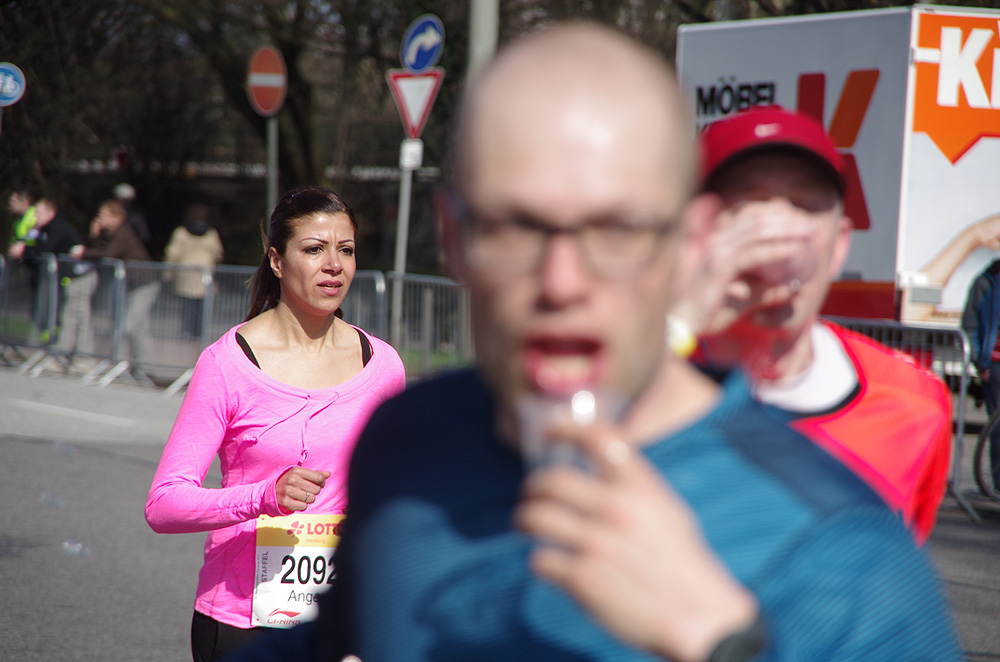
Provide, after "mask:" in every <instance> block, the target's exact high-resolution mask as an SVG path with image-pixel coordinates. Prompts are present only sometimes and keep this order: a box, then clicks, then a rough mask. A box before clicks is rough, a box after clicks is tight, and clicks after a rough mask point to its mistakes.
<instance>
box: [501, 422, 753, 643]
mask: <svg viewBox="0 0 1000 662" xmlns="http://www.w3.org/2000/svg"><path fill="white" fill-rule="evenodd" d="M553 433H554V436H555V437H556V438H558V439H560V440H566V441H569V442H570V443H573V444H575V445H577V446H579V447H580V448H581V449H582V450H584V452H586V453H587V455H588V456H589V457H590V458H591V459H592V461H593V462H594V465H595V466H596V468H597V471H596V475H587V474H585V473H582V472H580V471H578V470H576V469H572V468H570V467H564V466H557V467H553V468H548V469H544V470H540V471H538V472H536V473H534V474H532V475H530V476H529V477H528V479H527V480H526V481H525V486H524V500H523V501H522V503H521V505H520V506H519V507H518V509H517V511H516V513H515V519H516V522H517V524H518V526H519V527H520V528H521V529H523V530H524V531H525V532H527V533H529V534H531V535H533V536H535V537H537V538H538V539H539V540H540V541H542V542H541V544H540V545H539V546H538V547H537V548H536V549H535V550H534V551H533V552H532V556H531V564H532V567H533V569H534V570H535V572H537V573H538V574H539V575H541V576H542V577H545V578H546V579H548V580H550V581H552V582H553V583H555V584H558V585H559V586H562V587H563V588H565V589H566V590H567V591H569V592H570V593H571V594H572V595H573V596H574V597H575V598H576V599H577V600H578V601H579V602H580V603H581V604H582V605H583V606H584V607H585V608H586V609H587V610H589V611H590V612H591V613H592V614H593V615H594V616H595V617H596V618H597V619H598V620H600V621H601V622H602V623H603V624H604V625H605V626H606V627H607V628H608V629H609V630H610V631H611V632H613V633H615V634H616V635H617V636H619V637H621V638H622V639H623V640H626V641H628V642H631V643H632V644H634V645H637V646H640V647H642V648H645V649H647V650H650V651H653V652H654V653H657V654H659V655H662V656H664V657H667V658H669V659H672V660H677V661H679V662H686V661H695V660H698V661H700V660H704V659H706V658H707V657H708V655H709V653H710V652H711V651H712V650H713V648H714V647H715V645H716V644H717V643H718V642H719V641H720V640H721V639H722V638H723V637H725V636H726V635H728V634H730V633H732V632H734V631H736V630H739V629H742V628H745V627H747V626H749V625H750V623H752V622H753V620H754V618H755V616H756V613H757V603H756V599H755V598H754V596H753V595H752V594H751V593H750V592H749V591H748V590H747V589H746V588H744V587H743V586H742V585H741V584H739V583H738V582H737V581H736V580H735V579H734V578H733V577H732V576H731V575H730V573H729V571H728V569H727V568H726V567H725V566H724V565H723V564H722V563H721V562H720V561H719V559H718V558H717V557H716V555H715V553H714V551H713V550H712V549H711V548H710V547H709V546H708V545H707V544H706V543H705V541H704V540H703V538H702V536H701V529H700V526H699V524H698V522H697V520H696V518H695V517H694V515H693V514H692V512H691V510H690V508H689V507H688V505H687V504H686V503H685V502H684V500H683V499H681V498H680V497H679V496H678V495H677V494H676V493H675V492H674V491H673V490H672V489H671V488H670V487H669V486H668V485H667V484H666V482H664V480H663V479H662V477H661V476H660V474H659V472H658V471H657V470H656V469H655V467H653V465H651V464H650V463H649V462H648V461H647V460H646V459H645V457H644V456H643V455H642V454H641V452H639V451H638V450H635V449H630V448H629V447H628V446H627V445H626V444H625V443H624V442H623V441H621V440H620V437H618V436H617V434H616V432H615V431H614V430H612V429H611V428H609V427H607V426H602V425H593V426H589V427H587V428H581V427H576V426H567V427H560V428H557V429H554V430H553Z"/></svg>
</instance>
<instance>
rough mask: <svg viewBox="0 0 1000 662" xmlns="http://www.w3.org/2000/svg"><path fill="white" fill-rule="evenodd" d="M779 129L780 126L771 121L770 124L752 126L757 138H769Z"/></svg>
mask: <svg viewBox="0 0 1000 662" xmlns="http://www.w3.org/2000/svg"><path fill="white" fill-rule="evenodd" d="M779 131H781V126H779V125H778V124H776V123H774V122H772V123H770V124H758V125H757V126H755V127H754V128H753V132H754V135H755V136H757V137H758V138H770V137H771V136H773V135H775V134H776V133H778V132H779Z"/></svg>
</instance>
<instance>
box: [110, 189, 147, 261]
mask: <svg viewBox="0 0 1000 662" xmlns="http://www.w3.org/2000/svg"><path fill="white" fill-rule="evenodd" d="M114 196H115V200H118V201H119V202H120V203H122V205H123V206H124V207H125V210H126V212H127V214H128V216H127V218H128V224H129V225H130V226H132V229H133V230H135V234H136V235H137V236H138V237H139V240H140V241H142V245H143V246H145V247H146V250H149V246H150V241H152V239H153V235H152V234H151V233H150V231H149V223H148V222H147V221H146V214H145V213H144V212H143V211H142V209H140V208H139V204H138V203H137V202H136V199H135V198H136V194H135V187H134V186H132V185H131V184H129V183H128V182H122V183H120V184H116V185H115V188H114Z"/></svg>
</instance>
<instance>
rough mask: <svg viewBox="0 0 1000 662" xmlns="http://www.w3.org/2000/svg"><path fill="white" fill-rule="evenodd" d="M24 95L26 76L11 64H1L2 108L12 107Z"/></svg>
mask: <svg viewBox="0 0 1000 662" xmlns="http://www.w3.org/2000/svg"><path fill="white" fill-rule="evenodd" d="M23 94H24V74H23V73H22V72H21V70H20V69H18V68H17V67H16V66H14V65H13V64H11V63H10V62H0V108H3V107H4V106H12V105H14V104H15V103H17V102H18V100H20V98H21V96H22V95H23Z"/></svg>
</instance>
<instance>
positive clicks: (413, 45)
mask: <svg viewBox="0 0 1000 662" xmlns="http://www.w3.org/2000/svg"><path fill="white" fill-rule="evenodd" d="M443 50H444V24H443V23H441V19H440V18H438V17H437V16H435V15H434V14H424V15H423V16H420V17H418V18H417V19H416V20H414V21H413V22H412V23H410V27H408V28H406V33H405V34H404V35H403V42H402V44H401V45H400V48H399V61H400V62H401V63H402V64H403V68H404V69H406V70H407V71H409V72H410V73H412V74H419V73H423V72H424V71H427V70H428V69H430V68H431V67H433V66H434V65H435V64H437V61H438V60H439V59H441V51H443Z"/></svg>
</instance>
